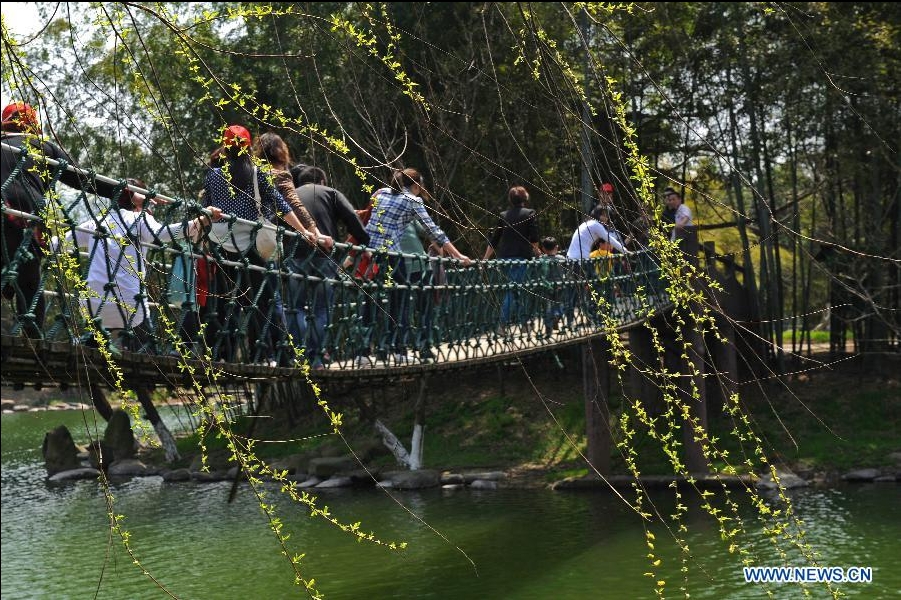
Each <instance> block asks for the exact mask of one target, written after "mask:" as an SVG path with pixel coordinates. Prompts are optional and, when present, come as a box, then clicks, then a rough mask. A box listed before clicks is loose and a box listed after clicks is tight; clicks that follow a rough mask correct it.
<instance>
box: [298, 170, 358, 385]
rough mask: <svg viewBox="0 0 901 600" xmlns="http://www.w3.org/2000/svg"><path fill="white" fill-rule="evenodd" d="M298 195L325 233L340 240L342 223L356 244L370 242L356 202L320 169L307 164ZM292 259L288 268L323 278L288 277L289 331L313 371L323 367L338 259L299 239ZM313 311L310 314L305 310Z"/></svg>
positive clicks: (301, 176) (299, 174) (299, 179)
mask: <svg viewBox="0 0 901 600" xmlns="http://www.w3.org/2000/svg"><path fill="white" fill-rule="evenodd" d="M297 183H298V184H299V187H298V188H297V189H296V192H297V197H298V198H299V199H300V201H301V203H302V204H303V206H304V208H306V209H307V211H308V212H309V213H310V215H311V216H312V217H313V220H314V221H316V225H317V226H318V228H319V233H320V234H321V235H325V236H329V237H331V238H333V239H339V238H338V226H339V224H342V223H343V224H344V226H345V227H346V228H347V232H348V233H349V234H351V235H352V236H354V238H355V239H356V240H357V243H358V244H362V245H364V246H365V245H367V244H369V234H368V233H366V229H365V228H364V227H363V223H362V222H361V221H360V218H359V217H358V216H357V213H356V211H355V210H354V207H353V205H352V204H351V203H350V201H349V200H348V199H347V198H346V197H345V196H344V194H342V193H341V192H339V191H338V190H336V189H335V188H333V187H329V186H328V179H327V177H326V174H325V171H323V170H322V169H320V168H319V167H310V166H307V167H304V168H303V169H302V170H300V172H299V173H298V176H297ZM286 254H288V255H289V258H288V259H287V260H286V261H285V266H286V267H287V268H288V270H289V271H291V272H292V273H300V274H303V275H312V276H314V277H319V278H321V279H322V281H307V280H304V279H300V278H297V277H292V278H290V279H289V281H288V303H287V306H288V309H287V312H288V331H289V333H291V335H292V337H293V338H294V343H295V344H300V343H303V345H304V348H305V350H304V354H305V356H306V357H307V359H308V360H309V361H310V365H311V366H312V368H313V369H314V370H320V369H323V368H325V366H324V364H323V355H324V354H325V350H326V348H325V335H326V331H327V328H328V325H329V323H330V321H331V319H330V315H329V312H330V311H331V307H332V302H333V300H334V295H335V292H334V290H333V289H332V285H333V284H332V283H330V282H329V281H328V280H335V279H336V278H337V277H338V265H337V263H336V262H335V259H334V258H333V257H332V256H331V255H330V254H329V253H328V252H327V251H326V250H325V249H323V248H322V247H321V246H320V247H318V248H315V249H314V248H312V247H311V246H310V245H309V244H305V243H303V242H300V243H298V244H297V245H296V246H295V247H294V248H293V249H292V248H290V247H289V248H287V252H286ZM308 312H309V313H312V314H310V315H308V314H307V313H308Z"/></svg>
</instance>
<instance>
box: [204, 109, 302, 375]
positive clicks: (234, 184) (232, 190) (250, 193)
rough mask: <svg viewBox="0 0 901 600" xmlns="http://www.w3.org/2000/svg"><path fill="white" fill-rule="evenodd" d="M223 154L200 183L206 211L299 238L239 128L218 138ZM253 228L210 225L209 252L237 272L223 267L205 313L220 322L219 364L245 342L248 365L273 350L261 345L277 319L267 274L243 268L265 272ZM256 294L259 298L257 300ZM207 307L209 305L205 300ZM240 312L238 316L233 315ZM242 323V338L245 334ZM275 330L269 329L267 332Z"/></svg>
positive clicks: (299, 225) (296, 224)
mask: <svg viewBox="0 0 901 600" xmlns="http://www.w3.org/2000/svg"><path fill="white" fill-rule="evenodd" d="M221 139H222V146H223V152H222V157H221V163H220V166H213V167H211V168H210V170H209V171H208V172H207V174H206V178H205V181H204V185H203V188H204V196H205V202H206V203H207V204H208V205H209V206H214V207H216V208H220V209H222V211H223V212H224V213H228V214H230V215H234V216H236V217H238V218H241V219H245V220H247V221H257V220H258V219H259V218H260V217H261V214H262V216H264V217H266V218H267V219H269V220H270V221H274V220H275V216H276V215H278V216H279V217H281V218H282V219H283V220H284V221H285V222H286V223H288V225H290V226H291V227H293V228H294V229H295V230H297V231H298V232H300V233H301V234H304V233H306V235H307V236H312V235H313V233H312V232H307V231H306V228H305V227H304V226H303V224H302V223H301V222H300V219H298V218H297V215H296V214H295V213H294V211H293V210H292V209H291V206H290V205H289V204H288V203H287V202H286V201H285V198H284V197H283V196H282V194H281V193H280V192H279V191H278V189H277V188H276V187H275V186H274V185H273V183H272V179H271V177H270V176H269V175H268V174H267V173H265V172H264V171H262V170H260V169H258V168H257V167H256V166H254V164H253V160H252V158H251V154H252V152H251V148H250V146H251V143H252V138H251V136H250V132H249V131H248V130H247V128H245V127H244V126H242V125H229V126H228V127H226V128H225V129H224V130H223V132H222V138H221ZM255 189H256V190H258V191H259V198H260V202H259V204H257V201H256V200H255V196H256V194H255V193H254V190H255ZM255 230H256V225H251V224H248V223H238V222H235V223H230V222H219V223H215V224H214V225H213V228H212V231H211V232H210V241H212V242H213V243H214V244H215V246H214V247H213V252H214V254H216V255H219V256H220V257H221V258H222V259H225V260H227V261H232V262H234V263H235V264H236V265H240V266H223V267H222V268H221V269H219V270H218V271H217V276H216V282H215V283H216V288H217V293H216V294H211V296H210V300H213V301H214V302H216V303H218V304H219V306H218V307H212V308H211V309H210V310H209V312H210V313H215V314H217V315H218V317H219V323H218V324H217V325H218V328H217V330H218V335H219V336H220V339H219V340H218V341H217V342H216V343H215V346H216V348H215V352H216V354H217V356H218V357H219V358H225V359H226V360H233V359H234V358H236V356H237V355H236V351H237V344H238V340H239V339H240V338H241V337H243V338H244V339H245V340H246V341H245V343H246V344H248V343H249V344H250V346H249V348H248V350H249V352H248V354H247V360H248V361H250V360H256V361H259V360H264V361H265V360H267V359H268V358H269V357H270V356H271V353H272V352H273V351H274V350H275V348H274V347H273V345H272V342H273V340H271V339H268V340H267V339H264V338H263V337H262V336H261V334H262V333H263V331H264V329H265V324H266V322H267V321H272V322H273V323H274V322H275V321H276V320H277V319H275V309H276V304H275V295H274V292H273V289H272V286H269V285H266V286H264V285H263V284H264V282H265V281H266V277H265V273H264V272H263V271H258V270H254V269H247V268H245V267H244V266H243V264H244V263H245V260H246V261H247V262H249V263H250V264H251V265H255V266H258V267H263V268H267V267H268V261H267V260H266V259H264V258H263V257H262V256H260V254H259V253H258V252H257V248H256V244H255V236H256V232H255ZM258 293H259V294H260V295H259V296H258V297H257V294H258ZM208 302H209V300H208ZM236 307H238V310H236ZM242 313H244V314H247V313H249V318H248V319H246V322H247V327H246V335H245V332H244V331H243V329H244V327H243V323H244V322H245V318H244V317H243V316H242ZM272 329H273V327H272V326H270V328H269V330H270V331H271V330H272Z"/></svg>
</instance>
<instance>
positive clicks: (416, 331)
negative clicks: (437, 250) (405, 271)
mask: <svg viewBox="0 0 901 600" xmlns="http://www.w3.org/2000/svg"><path fill="white" fill-rule="evenodd" d="M431 279H432V272H431V270H428V271H414V272H412V273H410V274H409V276H408V277H407V279H406V283H407V285H408V286H409V289H404V290H396V291H392V297H391V298H390V300H389V303H390V306H391V308H390V309H389V312H390V313H391V314H392V315H395V318H396V319H397V323H396V328H395V329H394V332H393V335H392V340H391V347H392V348H393V350H394V352H396V353H398V354H405V353H406V351H407V348H408V347H410V346H411V345H412V346H413V347H414V348H416V349H417V350H420V351H422V350H428V349H429V348H430V346H431V337H432V336H431V333H432V307H433V305H434V301H433V299H434V292H433V291H432V290H423V289H422V286H424V285H430V284H431ZM414 322H415V323H416V326H413V323H414Z"/></svg>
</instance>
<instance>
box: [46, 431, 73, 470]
mask: <svg viewBox="0 0 901 600" xmlns="http://www.w3.org/2000/svg"><path fill="white" fill-rule="evenodd" d="M41 452H42V453H43V455H44V466H46V467H47V475H49V476H52V475H55V474H57V473H61V472H63V471H71V470H73V469H78V468H80V467H81V461H79V460H78V449H77V448H76V447H75V440H73V439H72V434H71V433H69V429H68V428H67V427H66V426H65V425H60V426H59V427H57V428H56V429H53V430H51V431H48V432H47V433H46V434H44V444H43V445H42V446H41Z"/></svg>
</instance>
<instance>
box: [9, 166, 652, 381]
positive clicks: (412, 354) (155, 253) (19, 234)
mask: <svg viewBox="0 0 901 600" xmlns="http://www.w3.org/2000/svg"><path fill="white" fill-rule="evenodd" d="M16 151H18V149H16ZM23 160H24V157H23ZM47 163H48V164H49V165H50V170H51V172H50V173H49V176H50V179H51V180H52V181H53V182H55V181H57V180H58V179H59V176H60V173H61V172H62V170H63V169H73V168H72V167H70V166H67V165H65V164H64V163H60V162H56V161H50V160H48V161H47ZM21 173H22V170H17V171H16V170H14V171H13V172H12V173H11V175H10V176H9V177H8V178H7V180H6V181H3V182H2V189H3V190H6V189H7V187H8V186H9V185H10V184H11V181H12V180H13V179H14V178H15V177H17V176H21ZM92 176H93V177H97V178H98V179H103V180H104V181H106V182H107V183H111V184H114V192H113V197H118V194H119V193H120V192H121V191H122V190H124V189H126V188H128V189H132V190H137V191H139V192H142V193H143V192H145V191H146V190H141V189H140V188H135V187H134V186H130V185H128V184H127V183H126V182H125V181H120V180H112V179H108V178H100V177H99V176H94V175H92ZM54 188H55V186H51V188H50V189H51V190H53V189H54ZM147 196H148V200H153V201H155V202H157V203H158V204H157V206H156V209H155V211H154V213H153V214H151V213H150V212H148V211H141V212H139V213H134V214H132V215H125V216H123V215H122V213H123V211H122V210H117V208H116V204H115V202H110V200H109V199H107V198H104V197H102V196H97V195H96V194H91V193H86V192H83V191H82V192H79V193H78V194H77V195H76V196H74V197H64V196H60V195H58V194H56V193H51V194H48V196H47V197H45V198H42V199H40V201H37V202H35V206H34V207H21V206H20V207H15V206H12V205H10V204H8V203H7V202H5V201H4V205H3V209H2V211H3V219H2V228H3V238H4V246H3V270H2V286H3V292H4V297H5V298H6V299H7V301H6V302H7V304H6V306H7V307H12V310H7V309H5V310H4V318H3V334H4V336H14V337H15V336H19V337H23V336H24V337H29V338H32V339H40V340H46V341H63V342H68V343H72V344H85V345H88V346H91V345H97V344H98V343H106V344H109V345H110V348H112V349H113V351H118V350H122V351H131V352H138V353H145V354H149V355H162V356H166V355H173V354H176V353H179V354H187V355H189V356H193V357H197V358H202V357H205V358H208V359H211V360H212V361H222V362H225V363H229V364H238V363H239V364H257V365H266V366H270V367H292V366H297V365H298V364H300V362H299V361H300V360H303V359H305V360H307V361H309V363H310V364H311V365H312V367H313V369H315V370H322V371H323V372H324V373H336V372H341V373H344V372H355V371H357V370H359V369H363V368H367V369H368V368H376V369H391V368H394V367H404V366H409V365H413V364H421V365H434V368H441V367H442V366H446V365H451V364H454V363H460V362H466V361H490V360H499V359H502V358H503V357H504V356H509V355H510V353H513V352H517V351H523V350H536V349H541V348H546V347H553V346H556V345H560V344H564V343H570V342H572V341H574V340H578V339H580V338H584V337H586V336H590V335H592V334H596V333H597V331H598V329H599V327H600V322H601V317H602V316H604V317H612V318H614V319H615V320H616V322H618V323H622V324H623V325H624V326H625V325H626V324H630V323H635V322H637V321H640V320H642V319H643V318H646V316H647V315H648V314H649V311H651V310H654V309H659V308H661V307H662V306H665V305H667V304H668V303H669V301H668V299H667V297H666V294H665V292H664V287H665V284H664V282H663V281H662V280H661V276H660V269H659V266H658V265H657V261H656V260H655V259H654V257H653V256H652V255H651V254H650V253H649V252H647V251H644V252H635V253H630V254H628V255H613V256H608V257H604V258H598V259H593V260H588V261H579V262H577V261H568V260H565V259H562V258H557V257H542V258H539V259H534V260H492V261H480V262H477V263H475V264H474V265H472V266H469V267H463V266H462V265H461V264H460V263H459V262H458V261H455V260H451V259H447V258H444V257H439V256H429V255H426V254H422V255H414V254H401V253H397V252H384V251H377V250H373V249H368V248H364V247H362V246H353V245H349V244H340V243H338V244H335V247H334V249H333V250H332V251H331V252H330V253H326V252H324V251H323V250H322V249H321V248H318V247H317V248H314V247H312V246H311V245H310V244H309V243H308V241H307V240H306V239H304V238H303V237H301V236H299V235H295V234H294V233H293V232H292V231H286V230H284V229H283V228H281V227H278V228H277V237H278V240H279V251H278V252H277V254H276V255H275V256H274V257H273V259H272V260H270V261H263V260H262V259H261V258H260V257H259V256H258V254H257V253H256V252H255V251H253V250H247V251H244V252H243V253H240V254H238V255H237V259H235V257H236V255H235V254H233V253H229V254H228V255H226V253H224V252H223V251H222V245H221V244H220V243H215V242H214V241H213V240H212V239H210V235H209V231H208V229H207V228H203V227H201V226H199V223H198V221H197V220H196V217H197V215H201V214H203V213H204V210H205V209H204V208H203V207H201V206H200V205H199V204H197V203H195V202H191V201H184V200H180V199H177V198H169V197H166V196H164V195H162V194H158V193H155V192H152V191H150V192H147ZM4 198H6V194H5V191H4ZM28 208H32V210H31V211H29V210H28ZM125 212H128V211H125ZM225 222H227V223H228V231H229V234H231V233H232V231H233V229H234V228H236V227H238V226H239V224H242V223H243V224H244V226H245V227H244V229H245V230H246V226H247V225H250V226H251V230H252V231H251V235H252V236H256V234H257V233H258V232H259V231H260V229H261V227H264V226H263V225H260V224H259V223H256V222H250V221H243V220H241V219H235V218H233V217H228V218H227V219H225ZM220 233H221V231H220ZM216 239H217V241H218V242H221V241H222V236H221V235H219V236H218V237H217V238H216ZM253 247H254V245H253V244H251V245H250V248H253ZM35 263H37V264H38V265H39V268H38V269H36V270H35V269H31V268H26V266H27V265H31V266H32V267H33V266H34V264H35ZM23 273H31V274H32V275H31V276H30V277H27V278H23V277H22V274H23ZM35 273H36V274H37V279H36V280H35V277H34V274H35ZM601 311H603V313H604V314H603V315H602V314H601ZM608 322H609V321H608ZM98 333H99V335H98Z"/></svg>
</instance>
